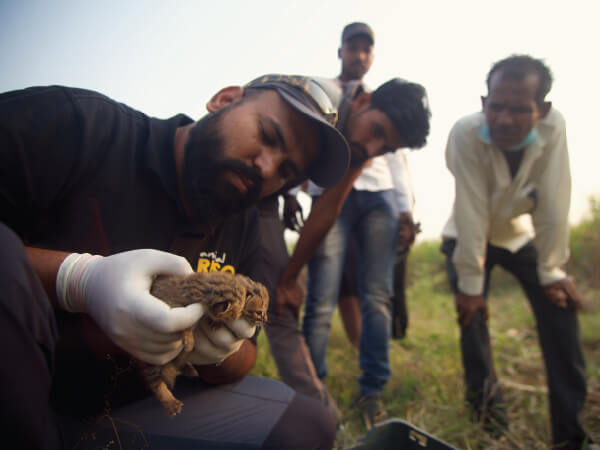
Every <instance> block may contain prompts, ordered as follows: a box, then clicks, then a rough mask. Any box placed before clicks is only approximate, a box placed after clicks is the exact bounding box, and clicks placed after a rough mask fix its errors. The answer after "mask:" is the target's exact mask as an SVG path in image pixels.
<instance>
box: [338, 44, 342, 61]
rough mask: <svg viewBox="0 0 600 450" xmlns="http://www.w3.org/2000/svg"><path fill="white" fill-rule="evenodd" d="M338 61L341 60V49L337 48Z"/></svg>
mask: <svg viewBox="0 0 600 450" xmlns="http://www.w3.org/2000/svg"><path fill="white" fill-rule="evenodd" d="M338 59H342V47H340V48H338Z"/></svg>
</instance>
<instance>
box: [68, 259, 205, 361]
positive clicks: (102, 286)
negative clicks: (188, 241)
mask: <svg viewBox="0 0 600 450" xmlns="http://www.w3.org/2000/svg"><path fill="white" fill-rule="evenodd" d="M190 272H192V268H191V267H190V265H189V263H188V262H187V261H186V260H185V259H184V258H182V257H180V256H176V255H173V254H171V253H166V252H161V251H158V250H150V249H144V250H132V251H128V252H123V253H117V254H115V255H111V256H107V257H102V256H98V255H90V254H89V253H84V254H78V253H72V254H71V255H69V256H68V257H67V258H66V259H65V260H64V261H63V263H62V264H61V266H60V268H59V271H58V275H57V278H56V293H57V295H58V301H59V304H60V305H61V306H62V308H63V309H65V310H67V311H70V312H83V313H87V314H89V315H90V316H91V317H92V318H93V319H94V320H95V321H96V322H97V323H98V325H99V326H100V328H102V330H103V331H104V332H105V333H106V334H107V335H108V337H109V338H110V339H112V340H113V341H114V342H115V344H117V345H118V346H119V347H121V348H122V349H124V350H125V351H127V352H128V353H130V354H131V355H133V356H135V357H136V358H138V359H141V360H142V361H145V362H148V363H150V364H157V365H162V364H165V363H167V362H169V361H171V360H172V359H173V358H174V357H175V356H177V355H178V354H179V352H180V351H181V349H182V348H183V342H182V333H181V331H182V330H184V329H186V328H190V327H192V326H193V325H194V323H196V322H197V321H198V320H199V319H200V317H202V315H203V314H204V307H203V306H202V305H201V304H200V303H194V304H191V305H188V306H186V307H180V308H171V307H169V306H168V305H167V304H166V303H164V302H163V301H162V300H159V299H157V298H156V297H154V296H152V295H150V286H151V285H152V280H153V276H154V275H157V274H169V275H170V274H172V275H185V274H188V273H190Z"/></svg>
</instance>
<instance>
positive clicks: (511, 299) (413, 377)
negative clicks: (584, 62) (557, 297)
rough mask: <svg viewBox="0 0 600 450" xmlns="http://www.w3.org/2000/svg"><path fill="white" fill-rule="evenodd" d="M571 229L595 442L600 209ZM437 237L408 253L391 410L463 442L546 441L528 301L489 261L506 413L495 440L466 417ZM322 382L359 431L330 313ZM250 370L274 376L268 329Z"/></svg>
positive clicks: (347, 363) (353, 387) (348, 369)
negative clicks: (404, 321)
mask: <svg viewBox="0 0 600 450" xmlns="http://www.w3.org/2000/svg"><path fill="white" fill-rule="evenodd" d="M590 203H591V217H590V218H589V219H587V220H585V221H584V222H582V223H581V224H579V225H578V226H576V227H574V228H573V229H572V234H571V251H572V256H571V260H570V262H569V265H568V267H567V269H568V271H569V273H570V274H572V275H574V276H575V278H576V280H577V282H578V286H579V287H580V290H581V291H582V293H583V294H584V299H585V301H586V306H585V308H584V310H583V311H582V312H581V313H580V315H579V319H580V326H581V339H582V345H583V349H584V354H585V358H586V363H587V375H588V391H589V393H588V402H587V404H586V408H585V410H584V414H583V419H584V423H585V425H586V427H587V429H588V431H589V432H590V433H591V435H592V437H594V438H595V439H596V440H597V441H600V308H598V305H599V303H600V272H599V271H600V241H599V239H600V208H599V203H598V202H594V201H593V200H592V201H591V202H590ZM438 248H439V242H437V241H428V242H423V243H420V244H418V245H417V246H416V247H415V248H414V249H413V251H412V252H411V254H410V258H409V261H408V289H407V298H408V307H409V314H410V325H409V329H408V333H407V337H406V338H405V339H403V340H400V341H392V343H391V349H390V362H391V366H392V377H391V378H390V380H389V382H388V384H387V386H386V389H385V391H384V400H385V403H386V407H387V408H388V413H389V414H390V416H392V417H398V418H402V419H404V420H407V421H408V422H410V423H412V424H414V425H416V426H417V427H419V428H421V429H423V430H425V431H426V432H428V433H430V434H432V435H434V436H436V437H438V438H440V439H442V440H444V441H446V442H448V443H450V444H452V445H454V446H455V447H457V448H460V449H480V448H488V449H496V450H503V449H546V448H548V445H549V443H550V425H549V424H550V420H549V416H548V414H549V413H548V402H547V393H546V381H545V372H544V369H543V361H542V357H541V351H540V348H539V346H538V342H537V334H536V329H535V322H534V319H533V315H532V313H531V311H530V308H529V304H528V302H527V300H526V299H525V297H524V295H523V294H522V292H521V291H520V289H519V288H518V286H517V284H516V283H515V282H514V281H513V280H512V278H511V277H510V275H508V274H506V273H503V272H502V271H501V269H495V271H494V273H493V276H492V287H491V293H490V303H489V309H490V320H489V326H490V332H491V337H492V346H493V351H494V361H495V364H496V370H497V373H498V376H499V378H500V381H501V383H502V384H503V386H504V392H505V397H506V401H507V406H508V414H509V419H510V426H509V430H508V432H507V433H506V435H505V436H503V437H502V438H501V439H500V440H496V441H495V440H492V439H491V438H490V437H489V436H488V435H487V434H486V433H485V432H484V431H483V430H482V429H481V427H480V426H479V425H478V424H473V423H471V422H470V421H469V415H468V410H467V408H466V406H465V404H464V397H463V393H464V384H463V369H462V364H461V360H460V350H459V345H458V336H459V330H458V326H457V323H456V314H455V311H454V304H453V296H452V295H451V292H450V291H449V289H448V286H447V282H446V278H445V273H444V261H443V255H442V254H441V253H440V252H439V250H438ZM327 362H328V369H329V376H328V378H327V379H326V380H325V381H326V383H327V386H328V388H329V390H330V392H331V394H332V395H333V397H334V398H335V399H336V401H337V402H338V405H339V407H340V408H341V409H342V410H343V412H344V425H345V429H346V430H347V435H348V436H349V438H348V439H347V440H346V444H348V442H350V443H351V442H352V441H353V440H355V439H356V438H358V437H360V436H362V435H364V432H365V430H364V427H363V424H362V422H361V420H360V418H359V416H358V414H357V412H356V411H354V410H353V408H352V401H353V399H354V398H355V396H356V394H357V390H358V383H357V378H358V376H359V375H360V370H359V368H358V353H357V350H356V349H354V348H353V347H352V346H351V345H350V343H349V342H348V340H347V338H346V336H345V334H344V330H343V326H342V324H341V322H340V319H339V316H337V315H336V316H335V317H334V322H333V328H332V332H331V336H330V341H329V350H328V361H327ZM252 373H253V375H258V376H264V377H269V378H275V379H279V378H278V374H277V368H276V366H275V363H274V361H273V359H272V357H271V355H270V353H269V346H268V342H267V340H266V337H265V334H264V333H261V334H260V337H259V355H258V361H257V364H256V366H255V368H254V369H253V372H252Z"/></svg>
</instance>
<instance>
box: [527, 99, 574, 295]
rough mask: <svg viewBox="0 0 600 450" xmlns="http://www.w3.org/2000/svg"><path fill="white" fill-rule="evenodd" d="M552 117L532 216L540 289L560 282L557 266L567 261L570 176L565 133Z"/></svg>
mask: <svg viewBox="0 0 600 450" xmlns="http://www.w3.org/2000/svg"><path fill="white" fill-rule="evenodd" d="M554 115H555V120H556V122H557V126H556V127H555V129H554V132H553V133H552V135H551V137H550V139H549V141H548V145H547V146H546V148H545V149H544V159H545V165H544V167H542V168H541V176H540V181H539V189H538V190H537V205H536V207H535V209H534V210H533V213H532V219H533V225H534V228H535V233H536V237H535V241H534V243H535V246H536V249H537V251H538V276H539V277H540V282H541V283H542V285H545V284H549V283H552V282H554V281H557V280H561V279H563V278H564V277H565V272H563V270H562V269H561V266H562V265H564V264H565V263H566V262H567V260H568V259H569V222H568V220H569V206H570V201H571V172H570V168H569V154H568V149H567V133H566V125H565V121H564V118H563V117H562V115H561V114H560V113H559V112H558V111H554ZM542 126H543V125H542Z"/></svg>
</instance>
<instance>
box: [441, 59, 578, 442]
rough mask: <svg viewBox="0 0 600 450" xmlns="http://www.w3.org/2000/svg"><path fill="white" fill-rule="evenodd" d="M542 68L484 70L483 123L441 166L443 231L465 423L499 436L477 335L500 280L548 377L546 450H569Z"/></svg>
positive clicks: (559, 216)
mask: <svg viewBox="0 0 600 450" xmlns="http://www.w3.org/2000/svg"><path fill="white" fill-rule="evenodd" d="M551 86H552V75H551V73H550V70H549V69H548V67H546V65H545V64H544V63H543V62H542V61H540V60H537V59H534V58H532V57H530V56H527V55H514V56H511V57H508V58H506V59H503V60H501V61H498V62H496V63H495V64H494V65H493V66H492V68H491V70H490V72H489V74H488V77H487V88H488V94H487V96H486V97H482V103H483V112H480V113H476V114H473V115H470V116H467V117H465V118H462V119H461V120H459V121H458V122H457V123H456V124H455V125H454V127H453V128H452V131H451V132H450V136H449V138H448V144H447V147H446V163H447V166H448V169H449V170H450V172H452V175H453V176H454V180H455V200H454V208H453V212H452V216H451V217H450V219H449V220H448V222H447V224H446V226H445V228H444V231H443V238H444V241H443V244H442V251H443V252H444V253H445V254H446V256H447V271H448V277H449V281H450V283H451V286H452V288H453V290H454V293H455V304H456V309H457V312H458V322H459V325H460V331H461V340H460V343H461V350H462V358H463V365H464V368H465V384H466V398H467V401H468V402H469V404H470V406H471V408H472V413H473V415H472V417H473V419H474V420H476V421H480V422H481V423H482V424H483V426H484V427H485V429H486V430H487V431H489V432H490V433H492V434H493V435H494V436H498V435H500V434H501V433H502V431H503V429H504V428H505V427H506V420H507V417H506V413H505V409H504V407H503V405H502V392H501V389H500V386H499V383H498V379H497V377H496V373H495V370H494V364H493V360H492V352H491V347H490V336H489V332H488V327H487V318H488V308H487V296H488V290H489V280H490V272H491V270H492V268H493V267H494V266H495V265H500V266H501V267H503V268H504V269H506V270H507V271H509V272H510V273H512V274H513V275H514V276H515V277H516V278H517V280H518V281H519V283H520V284H521V286H522V287H523V289H524V291H525V294H526V295H527V298H528V300H529V302H530V304H531V307H532V310H533V313H534V315H535V318H536V322H537V330H538V334H539V340H540V345H541V347H542V351H543V355H544V361H545V364H546V373H547V375H548V388H549V394H550V395H549V401H550V415H551V421H552V423H551V424H552V440H553V447H552V448H561V449H562V448H565V449H579V448H583V447H582V445H583V443H584V442H585V441H586V440H587V442H588V443H589V440H588V437H587V436H586V433H585V432H584V430H583V428H582V426H581V422H580V420H579V418H578V415H579V413H580V411H581V410H582V408H583V405H584V402H585V397H586V381H585V378H584V374H585V370H584V360H583V355H582V351H581V346H580V343H579V331H578V330H579V328H578V322H577V311H578V310H579V309H580V307H581V299H580V297H579V295H578V293H577V289H576V288H575V283H574V281H573V279H572V278H571V277H569V276H567V274H566V273H565V272H564V271H563V269H562V266H563V265H564V264H565V263H566V262H567V260H568V257H569V224H568V214H569V202H570V196H571V175H570V171H569V156H568V152H567V140H566V131H565V121H564V119H563V117H562V115H561V114H560V113H559V112H558V111H557V110H556V109H555V108H554V107H553V106H552V104H551V102H548V101H546V100H545V97H546V95H547V94H548V92H549V91H550V88H551Z"/></svg>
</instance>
